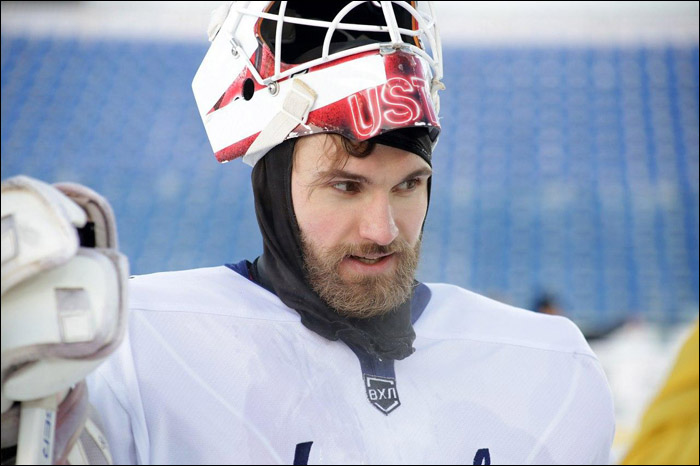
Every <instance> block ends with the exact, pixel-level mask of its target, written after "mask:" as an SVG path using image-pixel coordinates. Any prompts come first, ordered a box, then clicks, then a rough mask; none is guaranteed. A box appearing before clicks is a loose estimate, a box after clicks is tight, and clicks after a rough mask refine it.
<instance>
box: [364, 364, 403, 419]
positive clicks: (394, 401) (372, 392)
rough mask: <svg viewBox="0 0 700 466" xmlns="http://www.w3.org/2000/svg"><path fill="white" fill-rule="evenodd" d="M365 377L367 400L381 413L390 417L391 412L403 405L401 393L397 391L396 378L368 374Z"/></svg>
mask: <svg viewBox="0 0 700 466" xmlns="http://www.w3.org/2000/svg"><path fill="white" fill-rule="evenodd" d="M364 377H365V390H367V399H369V402H370V403H372V404H373V405H374V406H375V407H376V408H377V409H378V410H379V411H381V412H383V413H384V414H386V415H389V413H390V412H392V411H393V410H395V409H396V408H398V407H399V406H400V405H401V401H399V392H398V391H397V390H396V379H395V378H387V377H377V376H376V375H367V374H364Z"/></svg>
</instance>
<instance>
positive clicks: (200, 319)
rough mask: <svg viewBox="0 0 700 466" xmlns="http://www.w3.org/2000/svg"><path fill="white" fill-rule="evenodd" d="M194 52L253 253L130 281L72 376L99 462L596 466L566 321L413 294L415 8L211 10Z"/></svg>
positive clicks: (200, 99)
mask: <svg viewBox="0 0 700 466" xmlns="http://www.w3.org/2000/svg"><path fill="white" fill-rule="evenodd" d="M209 35H210V40H212V45H211V47H210V49H209V51H208V53H207V55H206V57H205V58H204V61H203V63H202V65H201V66H200V68H199V70H198V72H197V74H196V76H195V79H194V82H193V90H194V94H195V98H196V101H197V105H198V108H199V111H200V114H201V116H202V119H203V121H204V124H205V128H206V130H207V135H208V137H209V140H210V142H211V144H212V147H213V150H214V152H215V154H216V157H217V159H218V160H219V161H222V162H224V161H229V160H232V159H235V158H238V157H242V159H243V161H244V162H246V163H249V164H250V165H252V166H253V167H254V168H253V173H252V189H253V192H254V197H255V209H256V214H257V218H258V223H259V226H260V231H261V234H262V240H263V254H262V255H261V256H260V257H258V258H257V259H255V260H253V261H247V260H243V261H241V262H238V263H234V264H228V265H226V266H220V267H213V268H205V269H196V270H187V271H180V272H167V273H158V274H152V275H146V276H140V277H135V278H134V279H132V280H130V289H129V291H130V305H129V308H130V310H129V318H130V321H129V325H128V330H127V333H126V336H125V339H124V342H123V344H122V345H121V346H120V347H119V349H118V350H117V351H116V353H115V354H114V355H113V356H111V357H110V358H109V359H108V360H107V361H106V362H105V363H104V364H103V365H101V366H100V367H99V368H98V369H97V370H96V371H95V372H93V373H92V374H91V375H90V376H89V378H88V386H89V391H90V399H91V401H92V402H93V404H94V405H95V406H96V407H97V409H98V411H99V412H100V414H101V416H102V420H103V422H104V428H105V432H106V435H107V437H108V440H109V443H110V446H111V452H112V455H113V457H114V460H115V462H116V463H124V464H127V463H157V464H173V463H176V464H199V463H227V464H232V463H253V464H266V463H290V462H294V464H307V463H352V464H363V463H374V464H382V463H406V464H425V463H444V464H447V463H460V464H463V463H473V464H491V462H492V461H493V462H494V463H501V464H519V463H535V464H557V463H558V464H589V463H590V464H593V463H597V464H603V463H607V461H608V455H609V451H610V446H611V442H612V438H613V434H614V420H613V409H612V401H611V396H610V391H609V389H608V386H607V382H606V380H605V376H604V374H603V372H602V369H601V367H600V364H599V362H598V360H597V358H596V357H595V355H594V354H593V353H592V352H591V350H590V348H589V347H588V345H587V344H586V342H585V340H584V339H583V337H582V335H581V333H580V331H579V330H578V329H577V328H576V326H575V325H574V324H573V323H571V322H570V321H569V320H567V319H565V318H563V317H558V316H545V315H538V314H534V313H530V312H527V311H523V310H520V309H516V308H512V307H510V306H507V305H504V304H501V303H498V302H496V301H492V300H490V299H487V298H485V297H482V296H479V295H476V294H474V293H471V292H469V291H467V290H464V289H461V288H459V287H456V286H452V285H447V284H423V283H418V282H416V281H415V278H414V276H415V269H416V266H417V263H418V257H419V251H420V243H421V236H422V231H423V225H424V222H425V218H426V214H427V210H428V204H429V197H430V185H431V175H432V169H431V165H432V163H431V161H432V152H433V148H434V146H435V144H436V142H437V138H438V134H439V131H440V126H439V118H438V114H439V100H438V91H439V90H440V89H441V88H442V84H441V82H440V80H441V78H442V57H441V46H440V41H439V37H438V35H437V27H436V22H435V17H434V14H433V12H432V8H431V7H424V6H422V5H419V4H418V2H350V3H347V4H345V3H342V4H341V3H337V2H325V3H317V2H308V3H307V2H250V3H248V2H242V3H233V4H232V5H228V4H227V5H225V6H224V7H222V8H221V9H219V10H217V12H216V14H215V15H214V16H213V21H212V25H211V26H210V30H209ZM237 189H244V188H242V187H232V191H235V190H237ZM221 234H225V232H221Z"/></svg>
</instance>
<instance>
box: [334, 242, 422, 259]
mask: <svg viewBox="0 0 700 466" xmlns="http://www.w3.org/2000/svg"><path fill="white" fill-rule="evenodd" d="M411 249H412V248H411V245H410V244H408V242H407V241H405V240H402V239H396V240H394V241H393V242H391V243H390V244H388V245H381V244H376V243H362V244H341V245H338V246H335V247H333V248H331V249H329V250H327V251H326V254H327V255H328V257H332V258H333V259H335V260H336V261H337V262H340V261H342V260H343V259H345V258H346V257H350V256H372V255H381V256H386V255H389V254H403V253H405V252H407V251H410V250H411Z"/></svg>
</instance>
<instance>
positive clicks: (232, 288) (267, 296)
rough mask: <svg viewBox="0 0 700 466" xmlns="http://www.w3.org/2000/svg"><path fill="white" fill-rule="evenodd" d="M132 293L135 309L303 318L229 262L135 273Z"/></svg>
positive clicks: (280, 319) (131, 305) (133, 308)
mask: <svg viewBox="0 0 700 466" xmlns="http://www.w3.org/2000/svg"><path fill="white" fill-rule="evenodd" d="M129 294H130V296H129V302H130V305H129V307H130V309H131V310H139V311H156V312H187V313H202V314H218V315H223V316H231V317H241V318H254V319H260V320H278V321H298V320H299V316H298V314H297V313H295V312H294V311H293V310H292V309H290V308H289V307H287V306H286V305H285V304H284V303H282V301H280V299H279V298H278V297H277V296H275V295H274V294H273V293H270V292H269V291H267V290H266V289H264V288H262V287H261V286H259V285H257V284H256V283H254V282H252V281H251V280H249V279H247V278H245V277H243V276H242V275H240V274H239V273H237V272H235V271H233V270H231V269H229V268H228V267H225V266H220V267H206V268H199V269H190V270H180V271H174V272H159V273H152V274H148V275H138V276H134V277H131V279H130V280H129Z"/></svg>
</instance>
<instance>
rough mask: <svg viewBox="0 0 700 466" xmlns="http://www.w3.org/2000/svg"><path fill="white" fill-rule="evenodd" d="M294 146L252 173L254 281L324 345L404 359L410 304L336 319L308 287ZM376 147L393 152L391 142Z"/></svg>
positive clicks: (274, 153)
mask: <svg viewBox="0 0 700 466" xmlns="http://www.w3.org/2000/svg"><path fill="white" fill-rule="evenodd" d="M411 139H413V138H411ZM296 141H297V139H296V138H294V139H290V140H287V141H285V142H283V143H282V144H280V145H278V146H277V147H275V148H274V149H272V150H270V152H268V153H267V154H266V155H265V156H264V157H263V158H262V159H261V160H259V161H258V163H257V164H256V165H255V167H254V168H253V173H252V182H253V192H254V197H255V213H256V216H257V219H258V225H259V226H260V231H261V233H262V236H263V254H262V256H260V257H258V258H257V259H256V260H255V262H254V264H253V267H252V270H251V274H252V275H253V279H254V280H255V281H256V282H257V283H259V284H260V285H262V286H263V287H264V288H266V289H267V290H268V291H271V292H272V293H274V294H276V295H277V296H278V297H279V298H280V299H281V300H282V302H283V303H285V304H286V305H287V306H289V307H290V308H292V309H294V310H296V311H297V312H298V313H299V315H300V316H301V322H302V323H303V324H304V325H305V326H306V327H307V328H308V329H310V330H312V331H313V332H315V333H317V334H319V335H321V336H323V337H325V338H327V339H329V340H333V341H335V340H338V339H340V340H342V341H344V342H345V343H346V344H348V345H350V346H353V347H359V348H362V349H363V350H364V351H366V352H367V353H369V354H370V355H373V356H376V357H379V358H382V359H387V358H388V359H403V358H405V357H407V356H409V355H410V354H411V353H413V351H414V349H413V340H415V337H416V334H415V332H414V331H413V326H412V325H411V298H409V299H408V300H406V301H405V302H404V303H402V304H401V305H399V306H398V307H397V308H395V309H393V310H391V311H390V312H388V313H386V314H384V315H381V316H377V317H371V318H368V319H356V318H349V317H343V316H340V315H339V314H338V313H337V312H336V311H335V310H333V309H332V308H330V307H329V306H328V305H327V304H326V303H325V302H324V301H323V300H322V299H321V298H320V297H319V296H318V295H317V294H316V292H315V291H313V289H312V287H311V285H310V284H309V282H308V280H307V275H306V273H305V270H304V258H303V254H302V247H301V239H300V238H301V235H300V230H299V226H298V224H297V220H296V215H295V214H294V205H293V203H292V189H291V180H292V162H293V153H294V145H295V142H296ZM421 141H422V143H423V147H422V149H421V152H422V153H419V152H418V150H417V148H415V147H414V150H413V152H414V153H418V155H420V156H421V157H423V158H424V159H426V160H427V161H428V163H430V159H429V157H430V144H429V140H428V139H427V137H426V138H423V139H421ZM377 142H378V143H381V144H386V145H391V146H398V143H392V142H393V141H388V142H386V141H381V140H378V141H377ZM405 144H406V143H405V142H404V143H403V145H404V146H405ZM409 144H415V143H414V142H411V143H409ZM426 145H427V149H425V146H426ZM400 148H404V147H403V146H401V147H400ZM424 154H427V158H426V155H424Z"/></svg>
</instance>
